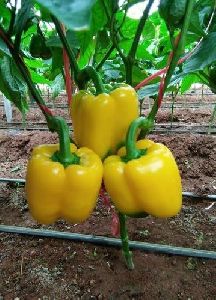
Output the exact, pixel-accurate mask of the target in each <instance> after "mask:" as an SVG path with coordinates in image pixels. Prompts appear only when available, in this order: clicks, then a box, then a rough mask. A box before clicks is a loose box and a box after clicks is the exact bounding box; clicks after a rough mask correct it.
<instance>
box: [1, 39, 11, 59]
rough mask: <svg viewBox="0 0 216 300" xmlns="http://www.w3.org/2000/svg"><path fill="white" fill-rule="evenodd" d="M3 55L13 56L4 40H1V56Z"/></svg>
mask: <svg viewBox="0 0 216 300" xmlns="http://www.w3.org/2000/svg"><path fill="white" fill-rule="evenodd" d="M1 54H6V55H8V56H11V54H10V51H9V50H8V47H7V46H6V44H5V42H4V41H3V40H2V39H0V55H1Z"/></svg>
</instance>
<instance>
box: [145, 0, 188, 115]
mask: <svg viewBox="0 0 216 300" xmlns="http://www.w3.org/2000/svg"><path fill="white" fill-rule="evenodd" d="M193 5H194V0H188V1H187V7H186V13H185V17H184V22H183V26H182V30H181V32H180V38H179V40H178V42H177V45H176V47H175V48H174V50H173V55H172V58H171V61H170V64H169V66H168V70H167V73H166V76H165V78H164V79H163V78H162V81H163V80H164V83H163V85H162V86H160V88H161V90H160V91H159V96H158V97H157V98H156V99H155V102H154V105H153V107H152V110H151V111H150V113H149V115H148V117H147V118H148V119H150V120H154V118H155V116H156V114H157V112H158V109H159V107H160V103H161V100H162V98H163V95H164V93H165V91H166V89H167V86H168V84H169V82H170V79H171V77H172V75H173V72H174V70H175V68H176V66H177V64H178V60H179V57H180V56H181V54H182V52H183V51H184V45H185V39H186V35H187V30H188V26H189V24H190V16H191V13H192V10H193ZM160 98H161V99H160ZM159 102H160V103H159Z"/></svg>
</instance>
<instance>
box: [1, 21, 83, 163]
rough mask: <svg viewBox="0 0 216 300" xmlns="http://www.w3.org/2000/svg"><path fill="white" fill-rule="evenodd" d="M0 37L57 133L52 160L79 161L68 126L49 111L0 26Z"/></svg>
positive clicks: (19, 56)
mask: <svg viewBox="0 0 216 300" xmlns="http://www.w3.org/2000/svg"><path fill="white" fill-rule="evenodd" d="M0 37H1V38H2V40H3V41H4V42H5V44H6V45H7V47H8V49H9V50H10V53H11V55H12V57H13V59H14V61H15V63H16V65H17V67H18V69H19V71H20V73H21V75H22V76H23V78H24V80H25V82H26V84H27V86H28V89H29V91H30V92H31V95H32V97H33V98H34V99H35V101H36V103H37V104H38V105H39V107H40V109H41V110H42V112H43V114H44V116H45V118H46V120H47V123H48V127H49V130H50V131H52V132H54V131H56V132H57V133H58V137H59V148H60V149H59V151H58V152H56V153H55V154H54V157H53V160H54V161H59V162H60V163H62V164H63V166H64V167H67V166H68V165H70V164H77V163H79V158H78V157H77V156H76V155H75V154H73V153H71V151H70V134H69V128H68V126H67V123H66V121H65V120H64V119H63V118H61V117H54V116H53V115H52V113H51V111H50V110H49V109H48V107H47V106H46V104H45V102H44V100H43V98H42V97H41V95H40V93H39V91H38V90H37V88H36V87H35V85H34V83H33V82H32V80H31V77H30V74H29V71H28V69H27V67H26V65H25V63H24V61H23V58H22V56H21V55H20V54H19V53H17V52H16V51H15V49H14V45H13V43H12V42H11V40H10V39H9V38H8V37H7V34H6V33H5V32H4V29H3V28H1V26H0Z"/></svg>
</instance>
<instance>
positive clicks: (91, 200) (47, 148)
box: [26, 144, 103, 224]
mask: <svg viewBox="0 0 216 300" xmlns="http://www.w3.org/2000/svg"><path fill="white" fill-rule="evenodd" d="M58 150H59V145H58V144H48V145H40V146H37V147H35V148H34V149H33V153H32V157H31V158H30V160H29V162H28V165H27V175H26V195H27V201H28V205H29V208H30V212H31V214H32V216H33V217H34V218H35V219H36V220H37V221H38V222H40V223H43V224H50V223H53V222H54V221H56V220H57V219H59V218H62V219H65V220H67V221H69V222H73V223H78V222H82V221H84V220H86V219H87V218H88V217H89V215H90V214H91V212H92V211H93V209H94V208H95V205H96V201H97V196H98V193H99V189H100V186H101V180H102V174H103V166H102V162H101V160H100V158H99V157H98V156H97V155H96V154H95V153H94V152H93V151H92V150H90V149H87V148H85V147H83V148H80V149H78V150H77V148H76V146H75V145H74V144H71V145H70V150H71V152H72V153H75V154H76V155H77V156H78V157H79V159H80V160H79V164H71V165H69V166H67V167H66V168H64V166H63V165H62V164H61V163H59V162H55V161H53V160H52V159H51V157H52V156H53V154H54V153H55V152H56V151H58Z"/></svg>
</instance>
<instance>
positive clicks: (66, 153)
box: [50, 117, 80, 168]
mask: <svg viewBox="0 0 216 300" xmlns="http://www.w3.org/2000/svg"><path fill="white" fill-rule="evenodd" d="M50 126H51V127H52V128H53V129H54V130H55V131H56V132H57V133H58V137H59V151H57V152H55V153H54V155H53V157H52V160H53V161H59V162H60V163H61V164H62V165H63V166H64V167H65V168H66V167H67V166H69V165H71V164H79V161H80V158H79V157H78V156H77V155H76V154H75V153H71V150H70V133H69V128H68V125H67V123H66V121H65V119H64V118H62V117H54V118H53V119H52V121H51V125H50Z"/></svg>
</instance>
